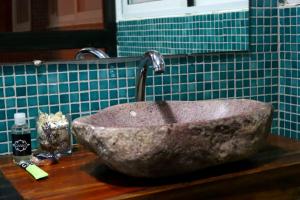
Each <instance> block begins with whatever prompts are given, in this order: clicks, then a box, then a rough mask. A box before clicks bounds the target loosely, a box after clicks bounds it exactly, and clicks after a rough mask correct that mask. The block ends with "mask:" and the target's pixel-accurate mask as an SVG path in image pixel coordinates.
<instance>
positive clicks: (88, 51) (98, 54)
mask: <svg viewBox="0 0 300 200" xmlns="http://www.w3.org/2000/svg"><path fill="white" fill-rule="evenodd" d="M87 54H91V55H93V56H95V57H96V58H98V59H100V58H109V56H108V55H107V54H106V53H105V52H104V51H102V50H100V49H96V48H94V47H86V48H83V49H80V50H79V51H78V53H77V54H76V55H75V59H76V60H83V59H84V56H85V55H87Z"/></svg>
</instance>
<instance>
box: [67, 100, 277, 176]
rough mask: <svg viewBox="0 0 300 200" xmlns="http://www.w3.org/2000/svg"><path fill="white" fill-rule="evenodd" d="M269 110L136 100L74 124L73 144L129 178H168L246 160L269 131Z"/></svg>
mask: <svg viewBox="0 0 300 200" xmlns="http://www.w3.org/2000/svg"><path fill="white" fill-rule="evenodd" d="M271 121H272V106H271V105H270V104H266V103H262V102H258V101H252V100H243V99H239V100H208V101H166V102H138V103H131V104H121V105H116V106H112V107H109V108H106V109H104V110H101V111H99V112H98V113H96V114H94V115H91V116H87V117H82V118H78V119H76V120H74V122H73V125H72V129H73V132H74V134H75V136H76V138H77V141H78V142H79V143H80V144H82V145H84V146H86V147H88V148H89V149H91V150H92V151H94V152H95V153H97V154H98V155H99V157H100V159H101V160H102V161H103V163H104V164H106V165H107V166H109V167H110V168H112V169H114V170H116V171H119V172H121V173H124V174H127V175H129V176H134V177H151V178H155V177H163V176H173V175H179V174H184V173H189V172H194V171H196V170H199V169H202V168H206V167H209V166H214V165H218V164H222V163H225V162H232V161H237V160H241V159H245V158H247V157H249V156H251V155H253V154H255V153H256V152H257V151H258V150H259V149H260V148H261V147H262V146H263V145H264V144H265V141H266V138H267V135H268V134H269V132H270V127H271Z"/></svg>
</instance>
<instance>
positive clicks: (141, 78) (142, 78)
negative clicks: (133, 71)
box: [136, 50, 165, 101]
mask: <svg viewBox="0 0 300 200" xmlns="http://www.w3.org/2000/svg"><path fill="white" fill-rule="evenodd" d="M149 66H152V69H153V70H154V72H155V73H156V74H160V73H163V72H164V71H165V61H164V59H163V57H162V55H161V54H160V53H159V52H157V51H153V50H151V51H147V52H146V53H145V54H144V56H143V58H142V59H141V61H140V64H139V66H138V71H137V80H136V101H145V88H146V79H147V69H148V67H149Z"/></svg>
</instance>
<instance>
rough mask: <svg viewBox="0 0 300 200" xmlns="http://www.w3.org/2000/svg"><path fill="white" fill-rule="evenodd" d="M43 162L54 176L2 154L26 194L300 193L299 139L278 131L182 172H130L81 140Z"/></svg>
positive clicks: (9, 175) (0, 164)
mask: <svg viewBox="0 0 300 200" xmlns="http://www.w3.org/2000/svg"><path fill="white" fill-rule="evenodd" d="M42 168H43V169H44V170H45V171H46V172H48V173H49V177H48V178H47V179H44V180H39V181H36V180H34V179H33V178H32V177H31V176H30V175H29V174H28V173H27V172H26V171H24V170H23V169H21V168H19V167H17V166H15V165H14V164H13V163H12V158H11V157H10V156H3V157H1V159H0V170H1V171H2V173H3V174H4V177H5V178H6V179H7V180H8V181H10V183H11V184H12V185H13V186H14V187H15V189H16V190H17V191H18V193H19V194H20V195H21V196H22V198H24V199H51V200H56V199H64V200H67V199H72V200H76V199H84V200H90V199H225V200H226V199H228V200H229V199H230V200H231V199H233V200H234V199H263V200H265V199H272V200H274V199H275V200H276V199H278V200H285V199H287V200H290V199H291V200H294V199H296V200H297V199H300V145H299V142H293V141H291V140H288V139H285V138H280V137H277V136H270V137H269V141H268V144H267V145H266V148H264V149H263V150H262V151H261V152H259V153H258V154H257V155H255V156H253V157H252V158H249V159H247V160H243V161H239V162H235V163H230V164H225V165H220V166H216V167H211V168H208V169H205V170H200V171H198V172H195V173H192V174H188V175H184V176H180V177H172V178H163V179H139V178H132V177H127V176H125V175H122V174H120V173H117V172H114V171H112V170H110V169H108V168H107V167H106V166H104V165H103V164H102V163H101V161H100V160H99V159H98V157H97V156H96V155H95V154H93V153H91V152H89V151H87V150H85V149H83V147H81V146H77V147H76V148H75V152H74V153H73V154H72V155H71V156H68V157H64V158H62V159H61V160H60V162H59V163H58V164H55V165H51V166H44V167H42ZM8 192H9V191H8ZM0 195H1V194H0Z"/></svg>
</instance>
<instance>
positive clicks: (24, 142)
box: [11, 113, 31, 163]
mask: <svg viewBox="0 0 300 200" xmlns="http://www.w3.org/2000/svg"><path fill="white" fill-rule="evenodd" d="M14 118H15V124H14V125H13V127H12V132H11V133H12V152H13V161H14V162H15V163H20V161H30V158H31V136H30V129H29V128H28V126H27V124H26V115H25V113H15V115H14Z"/></svg>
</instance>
